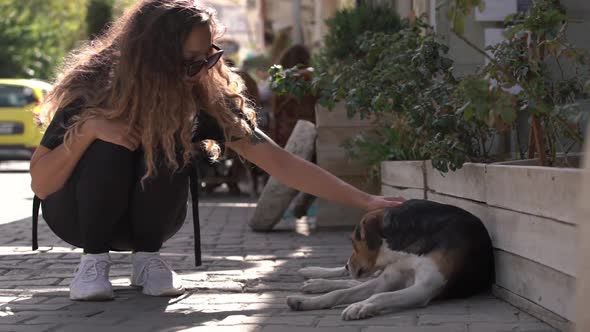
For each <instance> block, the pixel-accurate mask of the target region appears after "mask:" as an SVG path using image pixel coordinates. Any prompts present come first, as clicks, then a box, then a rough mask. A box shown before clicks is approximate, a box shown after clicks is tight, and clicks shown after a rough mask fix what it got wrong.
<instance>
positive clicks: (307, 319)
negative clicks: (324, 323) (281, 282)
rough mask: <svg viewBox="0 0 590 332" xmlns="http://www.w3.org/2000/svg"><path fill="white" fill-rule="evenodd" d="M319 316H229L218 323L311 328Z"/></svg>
mask: <svg viewBox="0 0 590 332" xmlns="http://www.w3.org/2000/svg"><path fill="white" fill-rule="evenodd" d="M316 318H317V316H307V315H305V316H304V315H300V316H290V317H285V316H281V317H264V316H259V317H251V316H245V315H233V316H228V317H227V318H225V319H224V320H222V321H220V322H219V323H217V324H218V325H243V324H255V325H277V324H278V325H289V326H311V325H312V324H313V323H314V321H315V320H316Z"/></svg>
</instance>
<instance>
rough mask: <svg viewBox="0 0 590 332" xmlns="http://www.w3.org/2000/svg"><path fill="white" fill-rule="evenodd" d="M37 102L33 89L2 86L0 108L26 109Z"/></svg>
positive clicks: (0, 88)
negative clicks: (25, 107)
mask: <svg viewBox="0 0 590 332" xmlns="http://www.w3.org/2000/svg"><path fill="white" fill-rule="evenodd" d="M36 101H37V98H35V94H34V92H33V90H32V89H31V88H27V87H22V86H16V85H1V84H0V107H24V106H27V105H30V104H32V103H34V102H36Z"/></svg>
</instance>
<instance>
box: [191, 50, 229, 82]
mask: <svg viewBox="0 0 590 332" xmlns="http://www.w3.org/2000/svg"><path fill="white" fill-rule="evenodd" d="M211 47H212V48H213V49H214V50H215V51H216V52H215V53H213V54H211V55H210V56H209V57H207V59H205V60H197V61H193V62H190V63H186V64H185V68H186V75H187V76H188V77H193V76H195V75H197V74H198V73H199V72H200V71H201V70H203V67H205V66H207V70H209V69H211V68H213V66H215V64H216V63H217V62H218V61H219V59H221V56H222V55H223V50H222V49H221V48H219V46H217V45H215V44H213V45H212V46H211Z"/></svg>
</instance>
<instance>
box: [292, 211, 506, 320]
mask: <svg viewBox="0 0 590 332" xmlns="http://www.w3.org/2000/svg"><path fill="white" fill-rule="evenodd" d="M352 246H353V253H352V255H351V256H350V258H349V260H348V263H347V264H346V265H345V266H344V267H340V268H321V267H307V268H303V269H301V270H300V271H299V272H300V273H301V274H303V275H304V276H305V277H307V278H314V279H311V280H308V281H307V282H305V284H304V285H303V287H302V291H303V292H305V293H326V292H328V293H327V294H323V295H320V296H316V297H305V296H289V297H288V298H287V304H288V305H289V307H291V309H293V310H316V309H327V308H332V307H334V306H337V305H343V304H350V305H349V306H348V307H347V308H346V309H345V310H344V311H343V312H342V318H343V319H345V320H352V319H362V318H366V317H370V316H374V315H377V314H379V313H381V312H384V311H395V310H401V309H405V308H411V307H417V306H425V305H427V304H428V303H429V302H430V301H431V300H433V299H448V298H460V297H467V296H471V295H474V294H476V293H479V292H482V291H484V290H487V289H489V287H490V286H491V284H492V282H493V281H494V256H493V248H492V243H491V240H490V237H489V235H488V232H487V230H486V228H485V227H484V225H483V224H482V222H481V221H480V220H479V219H478V218H477V217H475V216H473V215H472V214H470V213H469V212H467V211H465V210H462V209H460V208H457V207H455V206H451V205H444V204H439V203H435V202H431V201H425V200H409V201H407V202H405V203H404V204H402V205H401V206H400V207H397V208H393V209H387V210H381V211H375V212H371V213H368V214H366V215H365V216H364V217H363V219H362V220H361V222H360V224H359V225H358V226H357V227H356V229H355V230H354V232H353V234H352ZM346 275H350V276H351V277H352V278H354V279H360V278H364V277H370V276H372V278H370V279H369V280H367V281H364V282H361V281H359V280H353V279H349V280H329V279H325V278H336V277H344V276H346Z"/></svg>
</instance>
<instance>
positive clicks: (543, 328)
mask: <svg viewBox="0 0 590 332" xmlns="http://www.w3.org/2000/svg"><path fill="white" fill-rule="evenodd" d="M469 332H557V330H555V329H553V328H551V327H549V326H547V325H546V324H543V323H540V322H536V323H535V322H526V323H512V324H506V323H472V324H469Z"/></svg>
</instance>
